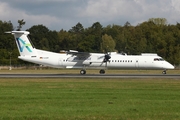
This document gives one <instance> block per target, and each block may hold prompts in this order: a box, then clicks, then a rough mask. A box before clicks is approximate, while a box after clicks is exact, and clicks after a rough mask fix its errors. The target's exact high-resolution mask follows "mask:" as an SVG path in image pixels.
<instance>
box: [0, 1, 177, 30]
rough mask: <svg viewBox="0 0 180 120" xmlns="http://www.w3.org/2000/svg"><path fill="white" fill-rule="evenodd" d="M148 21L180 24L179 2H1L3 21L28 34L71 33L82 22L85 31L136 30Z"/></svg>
mask: <svg viewBox="0 0 180 120" xmlns="http://www.w3.org/2000/svg"><path fill="white" fill-rule="evenodd" d="M149 18H166V19H167V21H168V24H176V23H177V22H180V0H0V20H2V21H9V20H10V21H11V22H12V23H13V25H14V26H17V25H18V23H17V21H18V20H21V19H24V21H25V22H26V25H25V26H24V27H23V28H22V30H26V29H28V28H30V27H32V26H33V25H38V24H43V25H44V26H46V27H48V28H49V29H50V30H57V31H59V30H61V29H64V30H69V29H71V28H72V27H73V26H75V25H76V24H77V23H78V22H80V23H81V24H82V25H83V26H84V28H87V27H90V26H92V24H93V23H95V22H100V23H101V25H103V27H106V26H107V25H110V24H111V25H112V24H117V25H122V26H123V25H124V24H125V23H126V22H127V21H128V22H130V23H131V25H134V26H136V25H137V24H138V23H142V22H144V21H147V20H148V19H149Z"/></svg>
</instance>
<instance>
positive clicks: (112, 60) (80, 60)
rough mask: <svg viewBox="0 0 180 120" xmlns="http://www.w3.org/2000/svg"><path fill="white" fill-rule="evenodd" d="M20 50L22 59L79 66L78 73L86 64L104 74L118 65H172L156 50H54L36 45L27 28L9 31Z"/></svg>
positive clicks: (82, 71)
mask: <svg viewBox="0 0 180 120" xmlns="http://www.w3.org/2000/svg"><path fill="white" fill-rule="evenodd" d="M6 33H12V34H13V35H14V37H15V41H16V44H17V47H18V50H19V53H20V56H19V57H18V58H19V59H21V60H24V61H28V62H32V63H35V64H41V65H45V66H50V67H55V68H80V69H81V70H80V74H82V75H83V74H86V68H98V69H100V71H99V73H100V74H104V73H105V69H107V68H117V69H160V70H161V69H162V70H163V72H162V73H163V74H166V70H167V69H174V66H173V65H171V64H170V63H168V62H167V61H165V60H164V59H163V58H162V57H160V56H158V55H157V54H151V53H143V54H141V55H127V54H119V53H116V52H110V53H107V54H103V53H89V52H78V51H75V50H69V51H66V52H65V53H55V52H49V51H45V50H40V49H36V48H35V47H34V46H33V45H32V44H31V42H30V39H29V38H28V34H29V32H28V31H11V32H6Z"/></svg>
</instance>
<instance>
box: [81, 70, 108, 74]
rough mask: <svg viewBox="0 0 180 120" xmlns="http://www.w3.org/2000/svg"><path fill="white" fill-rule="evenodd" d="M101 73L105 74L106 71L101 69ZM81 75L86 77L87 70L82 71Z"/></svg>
mask: <svg viewBox="0 0 180 120" xmlns="http://www.w3.org/2000/svg"><path fill="white" fill-rule="evenodd" d="M99 73H100V74H105V70H104V69H101V70H100V71H99ZM80 74H81V75H85V74H86V70H85V69H82V70H80Z"/></svg>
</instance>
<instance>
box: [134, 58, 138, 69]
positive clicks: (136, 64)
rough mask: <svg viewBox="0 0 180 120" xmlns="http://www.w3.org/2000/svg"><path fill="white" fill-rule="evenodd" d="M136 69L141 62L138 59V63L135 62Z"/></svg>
mask: <svg viewBox="0 0 180 120" xmlns="http://www.w3.org/2000/svg"><path fill="white" fill-rule="evenodd" d="M135 67H136V68H139V60H138V59H136V61H135Z"/></svg>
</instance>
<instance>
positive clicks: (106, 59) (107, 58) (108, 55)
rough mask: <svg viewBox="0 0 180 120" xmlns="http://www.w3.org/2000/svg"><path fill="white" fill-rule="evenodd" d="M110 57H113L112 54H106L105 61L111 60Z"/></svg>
mask: <svg viewBox="0 0 180 120" xmlns="http://www.w3.org/2000/svg"><path fill="white" fill-rule="evenodd" d="M109 59H111V56H110V54H105V55H104V60H103V62H110V61H109Z"/></svg>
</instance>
